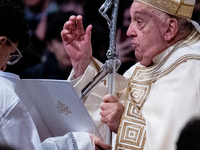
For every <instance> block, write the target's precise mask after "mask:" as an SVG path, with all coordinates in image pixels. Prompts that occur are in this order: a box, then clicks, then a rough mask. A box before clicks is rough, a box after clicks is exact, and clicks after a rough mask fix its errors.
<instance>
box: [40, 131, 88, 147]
mask: <svg viewBox="0 0 200 150" xmlns="http://www.w3.org/2000/svg"><path fill="white" fill-rule="evenodd" d="M42 147H43V150H92V143H91V140H90V137H89V134H88V133H86V132H70V133H68V134H66V135H64V136H60V137H54V138H48V139H46V140H45V141H43V143H42Z"/></svg>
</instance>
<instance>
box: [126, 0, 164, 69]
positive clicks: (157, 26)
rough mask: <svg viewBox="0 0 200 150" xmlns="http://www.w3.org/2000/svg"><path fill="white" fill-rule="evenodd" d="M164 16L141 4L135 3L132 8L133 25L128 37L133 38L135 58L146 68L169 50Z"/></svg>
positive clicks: (129, 29) (130, 27) (130, 26)
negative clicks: (155, 58)
mask: <svg viewBox="0 0 200 150" xmlns="http://www.w3.org/2000/svg"><path fill="white" fill-rule="evenodd" d="M163 14H164V13H162V12H160V11H158V10H155V9H153V8H150V7H149V6H147V5H145V4H143V3H140V2H133V4H132V6H131V10H130V15H131V24H130V25H129V28H128V31H127V35H128V36H130V37H132V38H133V40H132V44H133V47H134V49H135V56H136V58H137V59H138V61H140V63H141V64H142V65H144V66H148V65H150V64H151V63H152V59H153V58H154V57H155V56H156V55H158V54H159V53H161V52H162V51H164V50H165V49H166V48H167V47H166V42H165V40H164V34H165V32H166V22H165V20H166V19H163V18H164V17H163Z"/></svg>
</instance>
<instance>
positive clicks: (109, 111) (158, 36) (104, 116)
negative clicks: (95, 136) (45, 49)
mask: <svg viewBox="0 0 200 150" xmlns="http://www.w3.org/2000/svg"><path fill="white" fill-rule="evenodd" d="M194 5H195V0H134V2H133V3H132V6H131V9H130V15H131V23H130V26H129V28H128V30H127V35H128V36H130V37H132V38H133V39H132V46H133V47H134V49H135V56H136V58H137V60H139V62H138V63H137V64H136V65H134V66H132V67H131V68H130V69H129V70H127V72H125V74H124V76H123V77H122V76H118V75H116V88H115V89H116V95H115V96H114V95H106V94H107V89H106V88H107V82H106V81H103V82H102V83H100V85H99V86H98V87H96V88H95V89H94V91H93V92H92V93H91V94H90V95H89V96H88V97H87V98H86V99H85V106H86V107H87V109H88V110H89V111H90V113H91V115H93V118H94V120H96V124H97V126H98V127H99V129H100V131H101V132H102V134H103V133H104V132H105V128H104V127H105V126H104V124H103V123H105V124H107V125H108V126H109V127H110V129H111V131H113V132H114V133H116V140H115V141H114V143H115V149H116V150H119V149H124V150H125V149H126V150H127V149H131V150H143V149H144V150H175V149H176V142H177V140H178V137H179V134H180V132H181V130H182V128H183V127H184V125H185V124H186V123H187V121H189V120H190V118H192V117H194V116H199V115H200V75H199V72H200V27H199V25H198V24H197V23H195V22H194V21H191V20H190V19H191V16H192V12H193V9H194ZM91 30H92V25H89V26H88V27H87V28H86V30H85V31H84V29H83V26H82V16H71V17H70V19H69V20H68V21H67V22H66V23H65V25H64V27H63V30H62V32H61V35H62V39H63V42H64V45H65V48H66V51H67V53H68V54H69V56H70V58H71V61H72V65H73V70H72V72H71V75H70V77H69V80H71V82H72V83H73V84H74V87H75V88H76V89H77V91H78V92H80V91H81V89H82V88H83V87H84V86H85V85H86V84H87V83H88V82H89V81H90V80H91V79H92V78H93V77H94V76H95V74H96V73H97V72H98V70H99V68H101V66H102V64H101V63H100V62H98V61H97V60H95V59H94V58H92V48H91V42H90V38H91V34H92V33H91ZM122 104H123V105H122ZM98 120H99V121H98ZM103 126H104V127H103Z"/></svg>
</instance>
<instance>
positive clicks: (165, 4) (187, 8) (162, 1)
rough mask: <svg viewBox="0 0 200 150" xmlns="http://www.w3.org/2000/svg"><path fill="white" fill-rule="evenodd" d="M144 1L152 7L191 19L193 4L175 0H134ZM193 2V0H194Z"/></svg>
mask: <svg viewBox="0 0 200 150" xmlns="http://www.w3.org/2000/svg"><path fill="white" fill-rule="evenodd" d="M134 1H138V2H142V3H145V4H147V5H149V6H151V7H153V8H156V9H159V10H161V11H164V12H166V13H169V14H171V15H174V16H181V17H184V18H186V19H191V17H192V13H193V9H194V5H189V4H185V3H184V2H176V1H174V0H134ZM194 3H195V1H194Z"/></svg>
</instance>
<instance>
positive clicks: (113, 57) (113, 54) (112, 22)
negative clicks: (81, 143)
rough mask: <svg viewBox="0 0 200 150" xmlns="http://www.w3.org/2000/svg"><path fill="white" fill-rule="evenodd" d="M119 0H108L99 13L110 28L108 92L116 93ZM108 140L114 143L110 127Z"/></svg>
mask: <svg viewBox="0 0 200 150" xmlns="http://www.w3.org/2000/svg"><path fill="white" fill-rule="evenodd" d="M118 5H119V0H106V1H105V2H104V4H103V5H102V6H101V7H100V9H99V13H100V14H101V15H102V16H103V17H104V18H105V19H106V20H107V23H108V28H109V30H110V35H109V36H110V45H109V49H108V51H107V54H106V56H107V58H108V60H107V62H106V63H108V66H110V72H108V93H109V94H113V95H114V91H115V73H116V70H117V68H118V67H119V66H117V68H116V64H117V63H118V64H120V61H119V59H118V54H117V51H116V37H115V35H116V22H117V13H118ZM112 6H113V10H112V15H111V19H110V18H109V16H108V15H107V14H106V13H107V11H108V9H110V8H111V7H112ZM106 141H107V142H108V143H109V144H112V132H111V131H110V130H109V128H108V133H107V135H106Z"/></svg>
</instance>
